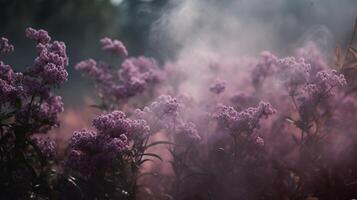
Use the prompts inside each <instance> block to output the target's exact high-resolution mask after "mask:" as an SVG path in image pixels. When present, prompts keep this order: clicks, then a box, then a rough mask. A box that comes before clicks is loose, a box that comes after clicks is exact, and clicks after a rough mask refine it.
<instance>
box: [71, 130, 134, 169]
mask: <svg viewBox="0 0 357 200" xmlns="http://www.w3.org/2000/svg"><path fill="white" fill-rule="evenodd" d="M70 147H71V151H70V154H69V156H68V159H67V162H66V164H67V166H69V167H71V168H72V169H74V170H77V171H79V172H80V173H82V174H83V175H86V176H91V175H94V174H98V173H101V172H103V171H105V170H106V169H107V168H108V167H110V166H111V165H112V163H113V162H114V161H115V158H116V156H118V155H119V154H120V153H121V152H122V151H124V150H126V149H127V148H128V140H127V138H126V137H125V136H124V135H123V136H121V137H119V138H112V137H110V136H108V135H103V134H98V133H96V132H93V131H87V130H82V131H76V132H74V133H73V136H72V137H71V139H70Z"/></svg>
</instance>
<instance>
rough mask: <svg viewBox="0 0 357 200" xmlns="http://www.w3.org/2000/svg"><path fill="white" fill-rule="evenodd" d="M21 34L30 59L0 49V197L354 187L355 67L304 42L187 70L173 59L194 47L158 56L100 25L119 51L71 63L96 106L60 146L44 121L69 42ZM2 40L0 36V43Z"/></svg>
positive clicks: (53, 117) (321, 194) (279, 192)
mask: <svg viewBox="0 0 357 200" xmlns="http://www.w3.org/2000/svg"><path fill="white" fill-rule="evenodd" d="M26 36H27V37H28V38H30V39H32V40H34V41H35V44H36V50H37V53H38V54H37V57H36V58H35V60H34V62H33V63H32V64H31V65H30V67H28V69H26V70H25V71H24V72H15V71H14V70H13V68H12V67H11V66H9V65H7V64H5V63H4V62H3V61H0V72H1V73H0V103H1V104H0V126H1V127H0V144H1V146H0V163H1V165H0V178H1V179H0V180H1V183H0V188H1V189H0V198H1V199H127V200H131V199H176V200H181V199H182V200H186V199H289V200H290V199H291V200H300V199H301V200H312V199H355V198H357V196H356V195H357V194H356V191H357V184H356V181H357V159H356V158H355V154H356V148H355V147H356V145H357V140H356V138H357V137H356V130H357V129H356V128H357V127H356V125H357V124H356V119H357V114H356V113H357V112H356V111H357V103H356V93H355V91H356V90H355V85H354V84H355V82H354V80H355V78H356V74H357V73H356V72H355V71H353V70H356V69H353V68H351V67H348V66H350V64H349V65H348V66H347V65H346V66H342V68H341V69H337V68H333V67H330V66H329V65H328V64H327V63H326V62H325V60H324V59H323V58H322V55H321V53H320V52H319V51H318V49H317V47H316V46H315V45H314V44H313V43H310V44H308V45H307V46H306V47H304V48H301V49H298V50H297V51H296V52H295V54H294V55H292V56H289V57H284V58H280V57H279V56H277V55H274V54H273V53H271V52H267V51H265V52H262V53H261V54H260V56H259V57H257V58H234V59H233V60H229V59H226V60H225V59H222V61H221V62H218V61H212V62H211V61H210V62H202V65H205V66H206V67H207V71H206V72H205V73H207V74H205V75H204V76H202V77H199V78H200V80H197V79H198V77H197V76H195V75H192V74H190V71H185V70H184V69H181V68H180V66H181V65H182V63H183V64H185V65H186V64H187V63H190V62H191V61H192V60H185V61H181V62H180V61H177V62H170V63H166V64H164V65H163V66H159V64H158V62H156V61H155V60H154V59H152V58H147V57H144V56H139V57H129V58H128V57H127V56H128V51H127V49H126V47H125V46H124V44H123V43H122V42H121V41H119V40H115V39H110V38H103V39H102V40H100V43H101V45H102V50H103V51H106V52H108V53H110V54H111V55H112V56H114V57H115V58H116V59H117V61H119V64H118V63H109V64H108V63H105V62H101V61H96V60H94V59H88V60H85V61H81V62H79V63H78V64H76V65H75V66H74V68H75V69H77V70H79V71H81V72H82V73H83V74H84V75H86V76H89V77H91V78H92V79H93V81H94V83H95V84H94V87H95V89H96V94H97V95H98V97H99V101H100V102H99V103H97V104H96V105H94V106H93V105H92V107H95V108H99V112H101V114H99V115H98V116H96V117H95V118H94V119H93V120H92V126H91V127H92V128H87V129H83V130H80V129H79V130H77V131H74V132H73V133H72V135H71V137H70V139H69V141H68V146H67V147H66V148H65V149H64V151H60V150H58V149H57V148H56V144H55V143H54V141H53V140H52V139H51V138H52V137H50V135H49V134H48V133H49V131H51V130H52V129H53V128H55V127H58V126H59V125H60V122H59V118H58V115H59V114H60V113H61V112H63V110H64V105H63V102H62V98H61V97H60V96H57V95H55V93H54V89H55V88H56V87H58V86H60V85H62V84H63V83H65V82H66V81H67V78H68V73H67V70H66V67H67V66H68V57H67V55H66V47H65V45H64V43H63V42H58V41H52V39H51V37H50V36H49V35H48V33H47V32H46V31H44V30H35V29H32V28H28V29H27V30H26ZM13 51H14V47H13V45H11V43H10V42H9V40H7V39H6V38H1V40H0V55H1V56H5V55H6V54H8V53H12V52H13ZM351 62H352V63H353V62H355V60H352V61H350V63H351ZM242 66H243V67H242ZM238 73H239V74H243V75H244V79H239V78H237V77H236V75H237V74H238ZM192 77H193V79H194V80H191V79H190V78H192ZM187 82H188V84H187ZM201 83H202V85H194V86H195V90H193V91H194V92H192V91H190V90H187V85H189V87H191V86H193V85H190V84H201ZM197 88H198V89H197ZM187 91H188V92H187ZM186 92H187V93H190V92H191V94H193V96H190V95H188V94H186ZM58 137H61V136H58Z"/></svg>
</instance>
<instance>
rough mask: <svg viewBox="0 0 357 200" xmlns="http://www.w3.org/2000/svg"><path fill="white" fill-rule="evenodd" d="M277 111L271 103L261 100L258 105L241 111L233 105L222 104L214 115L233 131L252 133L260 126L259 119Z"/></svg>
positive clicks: (223, 125)
mask: <svg viewBox="0 0 357 200" xmlns="http://www.w3.org/2000/svg"><path fill="white" fill-rule="evenodd" d="M275 112H276V111H275V109H273V107H272V106H271V104H270V103H266V102H260V103H259V105H258V107H255V108H254V107H249V108H247V109H245V110H242V111H241V112H238V111H236V110H235V109H234V108H233V107H227V106H224V105H220V106H218V108H217V111H216V112H215V113H214V114H213V117H214V118H215V119H217V120H218V122H219V124H220V125H221V126H222V127H225V128H228V129H229V130H231V131H233V132H238V133H241V132H246V133H249V134H250V133H252V132H253V131H254V129H256V128H259V121H260V119H261V118H262V117H268V116H269V115H272V114H274V113H275Z"/></svg>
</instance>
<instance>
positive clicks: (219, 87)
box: [209, 79, 227, 95]
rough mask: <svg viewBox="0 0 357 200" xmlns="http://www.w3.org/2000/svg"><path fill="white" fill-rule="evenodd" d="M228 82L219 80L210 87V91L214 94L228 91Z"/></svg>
mask: <svg viewBox="0 0 357 200" xmlns="http://www.w3.org/2000/svg"><path fill="white" fill-rule="evenodd" d="M226 84H227V81H225V80H220V79H217V80H215V81H214V83H213V84H212V85H210V87H209V90H210V91H211V92H212V93H214V94H217V95H218V94H220V93H222V92H223V91H224V90H225V89H226Z"/></svg>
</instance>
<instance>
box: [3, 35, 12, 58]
mask: <svg viewBox="0 0 357 200" xmlns="http://www.w3.org/2000/svg"><path fill="white" fill-rule="evenodd" d="M13 51H14V46H13V45H12V44H10V43H9V40H8V39H7V38H4V37H2V38H0V55H1V54H8V53H11V52H13Z"/></svg>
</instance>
